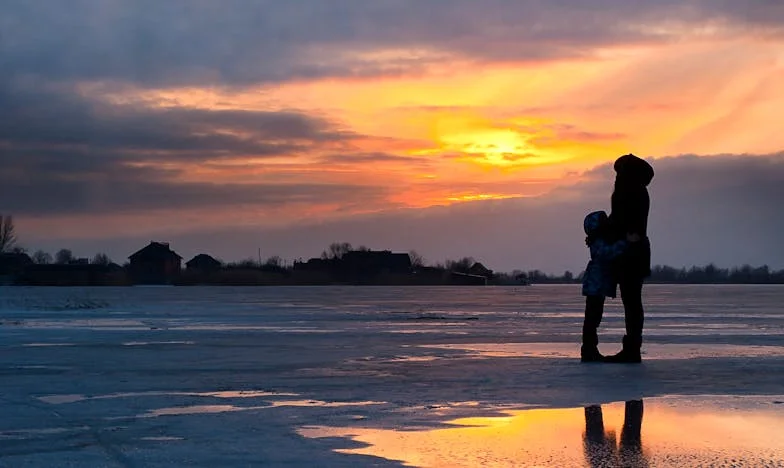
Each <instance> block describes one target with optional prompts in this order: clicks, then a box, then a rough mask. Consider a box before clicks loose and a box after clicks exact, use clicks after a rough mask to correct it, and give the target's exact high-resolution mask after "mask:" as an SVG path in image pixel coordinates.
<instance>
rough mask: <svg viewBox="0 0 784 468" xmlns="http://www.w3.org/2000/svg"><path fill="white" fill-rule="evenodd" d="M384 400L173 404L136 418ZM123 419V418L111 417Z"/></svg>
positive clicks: (362, 404) (346, 405)
mask: <svg viewBox="0 0 784 468" xmlns="http://www.w3.org/2000/svg"><path fill="white" fill-rule="evenodd" d="M383 404H385V403H384V402H375V401H351V402H341V401H321V400H279V401H271V402H269V404H268V405H264V406H234V405H192V406H175V407H170V408H159V409H155V410H152V411H149V412H147V413H144V414H140V415H137V416H135V417H137V418H157V417H159V416H182V415H191V414H209V413H231V412H236V411H253V410H264V409H270V408H279V407H284V406H294V407H318V408H343V407H354V406H369V405H383ZM111 419H123V418H111Z"/></svg>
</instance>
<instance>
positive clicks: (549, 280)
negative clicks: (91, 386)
mask: <svg viewBox="0 0 784 468" xmlns="http://www.w3.org/2000/svg"><path fill="white" fill-rule="evenodd" d="M369 250H370V248H368V247H366V246H364V245H362V246H359V247H357V248H355V247H353V246H352V245H351V244H350V243H348V242H333V243H332V244H330V245H329V247H327V248H326V249H325V250H324V251H323V252H322V253H321V256H320V258H321V259H324V260H334V259H340V258H342V257H343V255H345V254H346V253H348V252H352V251H369ZM0 253H28V252H27V250H26V249H25V248H23V247H21V246H20V245H19V244H18V237H17V234H16V226H15V225H14V219H13V216H10V215H3V214H0ZM408 255H409V258H410V259H411V264H412V266H413V267H414V268H422V267H430V268H437V269H441V270H446V271H453V272H458V273H466V272H468V271H469V269H470V268H471V267H472V266H473V265H474V264H475V263H476V260H475V259H474V258H473V257H462V258H459V259H457V260H449V259H448V260H445V261H443V262H439V263H435V264H428V263H427V261H426V260H425V258H424V257H423V256H422V255H420V254H419V253H418V252H416V251H414V250H412V251H410V252H409V253H408ZM30 258H31V259H32V261H33V263H36V264H39V265H48V264H59V265H69V264H73V263H75V262H77V261H79V259H77V258H76V257H75V256H74V254H73V252H72V251H71V250H70V249H60V250H58V251H57V252H56V253H55V255H54V256H52V255H51V254H50V253H48V252H45V251H43V250H36V251H35V252H33V253H32V254H30ZM82 261H84V260H82ZM88 263H90V264H92V265H102V266H108V265H111V264H112V260H111V258H109V256H108V255H106V254H105V253H97V254H95V256H94V257H93V258H92V259H91V260H89V261H88ZM224 266H226V267H228V268H240V269H241V268H257V269H269V270H286V269H289V268H291V264H288V263H286V262H285V261H284V260H283V258H281V257H280V256H278V255H273V256H271V257H269V258H267V259H266V260H261V259H258V260H254V259H246V260H242V261H239V262H233V263H228V264H224ZM651 270H652V271H651V277H650V278H649V279H648V282H650V283H668V284H784V270H773V269H771V268H770V267H768V266H767V265H763V266H758V267H754V266H750V265H743V266H740V267H732V268H721V267H718V266H716V265H715V264H713V263H709V264H708V265H705V266H692V267H691V268H676V267H672V266H668V265H656V266H654V267H653V268H652V269H651ZM583 274H584V272H580V273H578V274H574V273H572V272H571V271H565V272H564V273H563V274H561V275H558V274H547V273H545V272H543V271H541V270H528V271H525V270H514V271H512V272H511V273H497V274H495V275H494V278H493V279H494V281H493V282H494V283H497V284H520V283H526V284H537V283H538V284H570V283H581V282H582V277H583Z"/></svg>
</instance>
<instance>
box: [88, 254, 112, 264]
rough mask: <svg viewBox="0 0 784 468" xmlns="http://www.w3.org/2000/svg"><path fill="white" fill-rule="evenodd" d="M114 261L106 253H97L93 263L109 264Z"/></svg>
mask: <svg viewBox="0 0 784 468" xmlns="http://www.w3.org/2000/svg"><path fill="white" fill-rule="evenodd" d="M111 263H112V259H111V258H109V256H108V255H106V254H105V253H97V254H95V257H93V261H92V264H93V265H101V266H109V265H110V264H111Z"/></svg>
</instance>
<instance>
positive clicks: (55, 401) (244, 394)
mask: <svg viewBox="0 0 784 468" xmlns="http://www.w3.org/2000/svg"><path fill="white" fill-rule="evenodd" d="M156 396H188V397H212V398H261V397H281V396H299V394H298V393H283V392H270V391H265V390H229V391H221V392H156V391H152V392H128V393H110V394H107V395H93V396H87V395H78V394H77V395H46V396H40V397H37V399H38V400H40V401H43V402H44V403H49V404H51V405H63V404H68V403H76V402H79V401H86V400H110V399H114V398H139V397H156Z"/></svg>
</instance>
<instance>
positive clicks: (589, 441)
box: [583, 400, 648, 468]
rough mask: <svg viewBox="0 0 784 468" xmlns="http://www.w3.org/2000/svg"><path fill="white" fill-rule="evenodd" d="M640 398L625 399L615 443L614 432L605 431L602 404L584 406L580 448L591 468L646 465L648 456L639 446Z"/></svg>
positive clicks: (634, 467)
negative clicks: (619, 435) (619, 438)
mask: <svg viewBox="0 0 784 468" xmlns="http://www.w3.org/2000/svg"><path fill="white" fill-rule="evenodd" d="M642 413H643V404H642V400H633V401H627V402H626V407H625V411H624V416H623V429H622V430H621V442H620V445H619V446H616V441H615V433H614V432H610V433H606V432H604V418H603V416H602V407H601V406H598V405H597V406H588V407H586V408H585V434H583V448H584V450H585V458H586V460H587V461H588V466H590V467H591V468H598V467H604V468H611V467H623V468H645V467H647V466H648V459H647V457H646V455H645V454H644V453H643V449H642V434H641V433H642Z"/></svg>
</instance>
